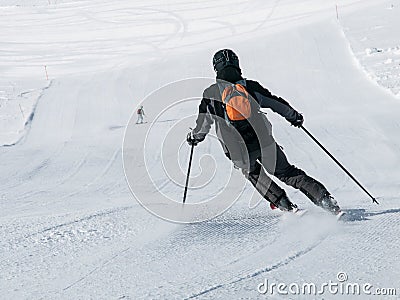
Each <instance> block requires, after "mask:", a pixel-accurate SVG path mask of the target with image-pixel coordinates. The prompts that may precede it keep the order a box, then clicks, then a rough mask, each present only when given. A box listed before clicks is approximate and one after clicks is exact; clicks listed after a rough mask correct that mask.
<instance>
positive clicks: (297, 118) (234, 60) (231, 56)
mask: <svg viewBox="0 0 400 300" xmlns="http://www.w3.org/2000/svg"><path fill="white" fill-rule="evenodd" d="M213 66H214V70H215V72H216V83H215V84H212V85H211V86H210V87H208V88H207V89H205V90H204V93H203V99H202V101H201V103H200V106H199V115H198V118H197V121H196V127H195V128H194V129H193V130H192V131H191V132H189V133H188V135H187V142H188V143H189V145H197V144H198V143H199V142H201V141H203V140H204V139H205V137H206V135H207V134H208V132H209V130H210V127H211V125H212V124H213V123H215V126H216V133H217V136H218V138H219V140H220V142H221V144H222V147H223V149H224V151H225V154H226V156H227V157H228V158H229V159H231V160H232V161H233V163H234V164H235V166H236V167H238V168H240V169H241V170H242V172H243V174H244V175H245V176H246V178H247V179H248V180H249V181H250V182H251V183H252V184H253V186H254V187H255V188H256V189H257V191H258V192H259V193H260V194H261V195H262V196H263V197H264V198H265V199H266V200H267V201H269V202H270V203H271V207H277V208H279V209H281V210H283V211H296V210H297V205H296V204H294V203H292V202H291V201H290V200H289V198H288V196H287V194H286V192H285V191H284V190H283V189H282V188H281V187H279V186H278V185H277V184H276V183H275V182H274V181H272V180H271V178H270V177H269V176H268V175H267V174H266V172H265V171H264V169H265V170H267V172H268V173H270V174H272V175H274V176H275V177H277V178H278V179H279V180H281V181H283V182H284V183H286V184H287V185H290V186H292V187H294V188H296V189H299V190H300V191H301V192H303V193H304V194H305V195H306V196H307V197H308V198H309V199H310V200H311V201H312V202H313V203H314V204H316V205H318V206H320V207H322V208H323V209H325V210H327V211H329V212H331V213H333V214H338V213H340V207H339V206H338V204H337V202H336V201H335V200H334V199H333V197H332V196H331V194H330V193H329V192H328V191H327V189H326V188H325V186H324V185H323V184H321V183H320V182H318V181H317V180H315V179H313V178H311V177H310V176H308V175H307V174H306V173H305V172H304V171H303V170H301V169H299V168H296V167H295V166H293V165H291V164H290V163H289V162H288V160H287V158H286V156H285V154H284V153H283V151H282V149H281V147H280V146H279V145H278V144H277V143H276V142H275V140H274V138H273V136H272V126H271V123H270V122H269V121H268V119H267V118H266V116H265V115H264V114H263V113H261V112H260V108H270V109H271V110H272V111H274V112H276V113H278V114H280V115H281V116H282V117H284V118H285V119H286V120H287V121H289V122H290V123H291V124H292V125H293V126H296V127H301V126H302V124H303V121H304V120H303V116H302V115H301V114H300V113H298V112H297V111H296V110H295V109H293V108H292V107H291V106H290V105H289V103H288V102H287V101H285V100H284V99H282V98H280V97H277V96H274V95H272V94H271V92H270V91H269V90H268V89H266V88H264V87H262V86H261V85H260V84H259V83H258V82H257V81H253V80H247V79H244V78H243V77H242V72H241V69H240V67H239V59H238V57H237V56H236V54H235V53H234V52H233V51H232V50H230V49H223V50H220V51H218V52H216V53H215V55H214V57H213ZM235 83H240V84H242V85H243V86H245V89H246V90H247V92H248V94H249V98H251V101H250V102H251V107H252V113H251V117H250V118H249V119H248V120H244V121H240V122H236V124H235V126H234V129H233V126H232V125H230V124H229V122H227V118H226V108H225V104H224V103H223V102H222V101H221V98H222V96H221V85H225V86H226V85H227V84H228V85H229V84H230V85H232V84H235ZM237 123H240V124H239V125H238V124H237Z"/></svg>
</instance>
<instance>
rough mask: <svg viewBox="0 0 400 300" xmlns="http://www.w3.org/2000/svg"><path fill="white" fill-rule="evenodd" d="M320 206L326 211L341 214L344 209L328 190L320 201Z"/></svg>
mask: <svg viewBox="0 0 400 300" xmlns="http://www.w3.org/2000/svg"><path fill="white" fill-rule="evenodd" d="M319 203H320V204H319V206H320V207H322V208H323V209H325V210H326V211H328V212H330V213H332V214H334V215H339V214H341V212H342V210H341V209H340V207H339V205H338V204H337V202H336V200H335V199H334V198H333V197H332V196H331V194H330V193H329V192H326V193H325V194H324V195H323V196H322V198H321V200H320V202H319Z"/></svg>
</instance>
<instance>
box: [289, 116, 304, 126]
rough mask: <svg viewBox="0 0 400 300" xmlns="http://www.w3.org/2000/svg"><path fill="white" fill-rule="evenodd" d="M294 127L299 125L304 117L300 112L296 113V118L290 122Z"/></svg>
mask: <svg viewBox="0 0 400 300" xmlns="http://www.w3.org/2000/svg"><path fill="white" fill-rule="evenodd" d="M290 123H291V124H292V125H293V126H294V127H301V126H302V125H303V123H304V118H303V115H302V114H297V117H296V120H294V121H292V122H290Z"/></svg>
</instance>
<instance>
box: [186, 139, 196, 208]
mask: <svg viewBox="0 0 400 300" xmlns="http://www.w3.org/2000/svg"><path fill="white" fill-rule="evenodd" d="M193 150H194V144H192V148H191V149H190V158H189V167H188V171H187V176H186V184H185V192H184V193H183V203H185V201H186V194H187V189H188V185H189V177H190V169H191V168H192V158H193Z"/></svg>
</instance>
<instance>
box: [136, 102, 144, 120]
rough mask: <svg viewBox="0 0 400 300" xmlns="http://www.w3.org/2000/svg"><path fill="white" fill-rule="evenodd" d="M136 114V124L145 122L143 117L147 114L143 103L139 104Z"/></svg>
mask: <svg viewBox="0 0 400 300" xmlns="http://www.w3.org/2000/svg"><path fill="white" fill-rule="evenodd" d="M136 114H137V121H136V124H143V117H144V116H145V113H144V109H143V105H141V106H139V108H138V110H137V112H136Z"/></svg>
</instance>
